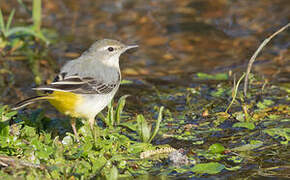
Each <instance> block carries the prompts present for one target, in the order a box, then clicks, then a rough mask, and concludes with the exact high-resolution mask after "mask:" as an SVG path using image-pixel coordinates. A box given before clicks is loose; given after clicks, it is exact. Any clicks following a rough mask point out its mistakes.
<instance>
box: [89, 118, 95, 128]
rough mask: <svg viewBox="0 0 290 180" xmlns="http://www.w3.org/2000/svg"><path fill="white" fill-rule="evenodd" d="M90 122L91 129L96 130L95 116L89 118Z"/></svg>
mask: <svg viewBox="0 0 290 180" xmlns="http://www.w3.org/2000/svg"><path fill="white" fill-rule="evenodd" d="M89 124H90V128H91V130H92V131H93V130H94V125H95V117H91V118H89Z"/></svg>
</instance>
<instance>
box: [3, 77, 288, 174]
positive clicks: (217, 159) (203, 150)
mask: <svg viewBox="0 0 290 180" xmlns="http://www.w3.org/2000/svg"><path fill="white" fill-rule="evenodd" d="M251 82H252V88H251V89H250V90H249V92H248V93H249V94H250V97H251V99H249V103H248V106H249V108H248V110H247V113H248V116H249V117H248V119H246V118H245V113H244V110H243V108H242V106H243V104H241V99H242V98H243V93H242V91H241V89H238V90H237V89H236V94H237V95H236V100H235V101H234V103H233V104H232V107H231V108H230V109H229V111H228V113H224V111H225V110H226V109H227V107H228V105H227V104H226V103H224V102H225V101H227V102H230V101H231V99H228V97H231V96H230V94H231V91H230V90H231V89H232V85H231V83H230V81H229V82H220V83H218V85H210V86H208V87H203V89H202V90H201V89H200V87H196V88H194V89H193V88H188V89H187V90H185V89H184V88H182V87H180V88H177V89H176V90H175V91H172V92H167V93H162V91H160V92H158V95H157V96H152V97H150V99H149V100H150V102H158V100H159V99H160V98H161V96H162V98H163V105H164V106H166V104H173V103H172V102H171V101H173V102H176V100H177V98H178V99H180V98H181V97H183V98H185V99H184V100H185V101H184V102H186V104H184V106H183V110H182V111H180V110H179V111H175V110H171V111H169V110H168V109H164V110H163V107H161V108H157V107H154V108H153V109H155V113H153V114H152V115H147V118H146V119H151V117H153V116H154V117H157V121H156V125H155V128H154V130H153V132H151V127H150V126H149V121H148V120H147V121H146V120H145V118H144V116H143V115H137V116H132V115H130V114H128V113H126V112H125V111H124V106H125V100H126V98H127V97H128V96H127V95H126V96H123V97H121V98H120V99H119V101H118V103H116V105H113V104H111V105H110V106H109V108H108V111H107V113H106V114H105V115H100V118H99V120H101V121H102V122H103V126H102V125H101V126H96V128H95V132H93V133H97V134H98V136H96V139H94V138H93V137H94V136H93V135H92V132H91V130H90V128H89V125H88V124H87V122H86V121H83V122H80V123H79V126H78V127H79V129H78V133H79V134H80V138H79V140H80V141H79V142H76V141H75V140H74V138H75V137H74V135H73V134H72V133H70V132H64V131H63V130H61V128H62V127H64V128H66V129H68V130H69V124H68V121H63V120H54V119H50V118H48V117H46V116H45V112H43V111H41V110H36V111H32V112H31V113H29V114H16V112H14V111H10V110H9V108H8V107H7V106H1V109H0V110H1V111H0V112H1V131H0V134H1V138H0V162H1V164H2V165H1V171H0V172H1V176H2V177H26V176H27V177H31V178H33V177H45V178H50V179H61V178H66V179H69V178H80V179H82V178H85V179H87V178H100V179H102V178H107V179H112V178H113V179H116V178H129V177H136V176H138V177H139V176H140V175H147V176H148V175H150V174H154V175H159V176H164V175H166V176H167V177H170V176H176V175H186V176H188V177H195V176H209V175H219V174H221V173H226V172H228V173H230V172H233V171H243V169H246V168H247V166H249V165H252V166H259V162H263V161H267V160H268V159H269V158H272V157H273V158H274V157H276V155H277V153H279V160H278V159H276V161H278V162H277V163H276V165H275V167H273V169H268V168H260V169H258V168H257V170H256V173H258V174H259V173H268V174H272V175H279V171H278V170H280V169H285V168H287V167H286V166H284V163H285V162H286V160H287V154H288V153H289V150H288V148H287V146H288V143H289V139H290V138H289V127H287V124H289V118H288V117H289V112H290V111H289V107H288V106H287V101H286V100H285V101H284V99H283V98H281V97H283V96H284V95H286V94H287V92H286V91H285V88H284V89H281V88H279V87H278V86H273V85H269V86H267V87H265V88H264V89H263V92H261V90H260V88H259V87H260V86H263V83H261V82H260V81H259V80H257V79H254V77H252V80H251ZM214 87H216V88H214ZM221 88H222V89H223V90H222V91H221V90H220V89H221ZM216 91H220V92H222V94H223V95H222V96H220V95H217V94H216V93H213V92H216ZM181 94H182V96H181ZM225 94H228V96H226V95H225ZM268 94H271V96H268ZM158 96H159V97H158ZM165 97H167V98H165ZM201 97H207V99H209V101H208V100H205V99H204V98H201ZM261 97H263V98H261ZM196 101H197V102H198V103H192V102H196ZM208 104H211V105H210V106H208ZM147 106H148V108H150V107H151V105H147ZM151 108H152V107H151ZM205 111H207V113H204V112H205ZM161 120H162V121H161ZM99 122H100V121H99ZM11 123H12V125H10V124H11ZM56 124H58V125H56ZM99 124H100V123H99ZM150 124H151V123H150ZM55 127H59V129H56V128H55ZM217 137H218V138H217ZM153 138H154V139H155V140H156V141H154V139H153ZM168 138H170V139H171V140H170V141H168ZM152 140H153V144H151V142H152ZM156 142H167V143H165V144H164V143H160V144H163V145H158V144H159V143H157V144H156ZM179 142H183V143H181V144H180V143H179ZM154 144H155V145H154ZM170 146H171V147H170ZM172 147H174V148H172ZM179 148H183V149H185V150H186V153H185V154H184V155H182V157H183V158H187V159H188V161H186V162H187V163H185V164H182V163H181V164H180V165H178V166H177V165H174V164H171V161H172V158H173V159H174V158H175V159H177V160H175V161H178V156H177V155H176V154H175V155H174V154H172V153H173V152H176V150H177V149H179ZM180 157H181V156H180Z"/></svg>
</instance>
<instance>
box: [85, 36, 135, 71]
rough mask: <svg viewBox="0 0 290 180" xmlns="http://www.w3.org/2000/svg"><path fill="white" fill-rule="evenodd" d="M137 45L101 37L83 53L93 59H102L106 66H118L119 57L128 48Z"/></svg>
mask: <svg viewBox="0 0 290 180" xmlns="http://www.w3.org/2000/svg"><path fill="white" fill-rule="evenodd" d="M136 47H138V46H137V45H125V44H123V43H121V42H120V41H117V40H112V39H102V40H98V41H96V42H95V43H94V44H92V45H91V47H90V48H89V49H88V50H87V51H86V52H85V53H84V55H85V56H91V57H93V58H94V60H97V61H102V62H103V63H104V64H106V65H108V66H117V67H119V57H120V55H121V54H122V53H124V52H125V51H127V50H128V49H132V48H136Z"/></svg>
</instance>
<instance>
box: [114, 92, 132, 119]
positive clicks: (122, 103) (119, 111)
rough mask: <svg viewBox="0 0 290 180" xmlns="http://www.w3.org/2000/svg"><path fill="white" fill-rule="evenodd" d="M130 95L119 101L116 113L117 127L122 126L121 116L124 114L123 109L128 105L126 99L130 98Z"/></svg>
mask: <svg viewBox="0 0 290 180" xmlns="http://www.w3.org/2000/svg"><path fill="white" fill-rule="evenodd" d="M128 96H129V95H124V96H122V97H121V98H120V99H119V101H118V105H117V109H116V112H115V117H116V125H119V124H120V121H121V114H122V112H123V109H124V106H125V104H126V98H127V97H128Z"/></svg>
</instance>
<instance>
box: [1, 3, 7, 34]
mask: <svg viewBox="0 0 290 180" xmlns="http://www.w3.org/2000/svg"><path fill="white" fill-rule="evenodd" d="M0 30H1V32H2V33H3V35H4V36H5V37H6V29H5V22H4V17H3V14H2V10H1V8H0Z"/></svg>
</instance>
